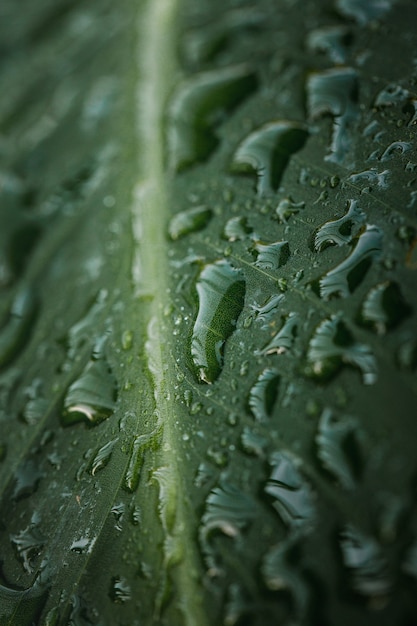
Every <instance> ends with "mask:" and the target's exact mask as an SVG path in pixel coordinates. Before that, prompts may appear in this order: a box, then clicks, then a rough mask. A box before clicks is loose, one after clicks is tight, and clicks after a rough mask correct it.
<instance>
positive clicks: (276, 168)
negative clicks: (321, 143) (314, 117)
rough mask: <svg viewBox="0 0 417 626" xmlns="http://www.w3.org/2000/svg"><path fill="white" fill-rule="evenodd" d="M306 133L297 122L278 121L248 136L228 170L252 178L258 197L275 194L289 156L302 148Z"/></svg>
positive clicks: (235, 154)
mask: <svg viewBox="0 0 417 626" xmlns="http://www.w3.org/2000/svg"><path fill="white" fill-rule="evenodd" d="M307 137H308V132H307V130H306V129H305V127H304V126H303V125H302V124H300V123H298V122H291V121H288V120H278V121H274V122H269V123H268V124H264V125H263V126H261V127H260V128H258V129H257V130H255V131H253V132H252V133H250V135H248V136H247V137H246V138H245V139H244V140H243V141H242V142H241V144H240V145H239V146H238V148H237V150H236V152H235V153H234V155H233V159H232V164H231V170H232V172H234V173H236V174H246V175H251V176H255V178H256V181H257V190H258V193H259V194H264V193H269V192H272V191H276V190H277V189H278V188H279V185H280V182H281V178H282V176H283V174H284V171H285V169H286V167H287V165H288V162H289V160H290V157H291V155H292V154H294V152H298V150H301V148H302V147H303V146H304V144H305V142H306V139H307Z"/></svg>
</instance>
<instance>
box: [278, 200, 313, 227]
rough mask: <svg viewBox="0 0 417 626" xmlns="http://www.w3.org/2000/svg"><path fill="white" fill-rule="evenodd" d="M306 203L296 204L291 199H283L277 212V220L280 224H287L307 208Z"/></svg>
mask: <svg viewBox="0 0 417 626" xmlns="http://www.w3.org/2000/svg"><path fill="white" fill-rule="evenodd" d="M305 205H306V203H305V202H303V201H301V202H294V200H292V199H291V198H290V197H289V198H282V200H280V201H279V203H278V206H277V208H276V210H275V214H276V218H277V220H278V221H279V222H282V223H286V222H287V221H288V219H289V218H290V217H291V216H292V215H295V214H296V213H298V212H299V211H301V210H302V209H304V208H305Z"/></svg>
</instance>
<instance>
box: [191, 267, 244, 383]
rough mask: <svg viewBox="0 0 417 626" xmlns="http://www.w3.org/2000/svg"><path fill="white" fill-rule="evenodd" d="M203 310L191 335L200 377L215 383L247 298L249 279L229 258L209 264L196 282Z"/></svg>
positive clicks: (196, 366) (201, 379) (200, 307)
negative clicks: (224, 352) (227, 343)
mask: <svg viewBox="0 0 417 626" xmlns="http://www.w3.org/2000/svg"><path fill="white" fill-rule="evenodd" d="M196 289H197V293H198V299H199V309H198V315H197V319H196V321H195V324H194V328H193V334H192V338H191V356H192V360H193V364H194V368H195V371H196V375H197V378H198V379H199V380H200V381H202V382H206V383H212V382H214V381H215V380H216V378H217V377H218V376H219V374H220V372H221V370H222V367H223V351H224V346H225V343H226V341H227V339H228V337H229V336H230V335H231V334H232V332H233V331H234V329H235V327H236V322H237V319H238V317H239V315H240V313H241V311H242V309H243V304H244V299H245V279H244V277H243V274H242V272H241V271H240V270H236V269H234V268H233V267H232V266H231V265H230V263H228V262H227V261H218V262H217V263H213V264H211V265H206V267H205V268H204V269H203V270H202V272H201V274H200V276H199V277H198V280H197V285H196Z"/></svg>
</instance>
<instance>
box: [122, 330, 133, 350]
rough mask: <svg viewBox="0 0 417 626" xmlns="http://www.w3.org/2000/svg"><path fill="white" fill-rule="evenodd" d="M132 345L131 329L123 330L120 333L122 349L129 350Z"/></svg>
mask: <svg viewBox="0 0 417 626" xmlns="http://www.w3.org/2000/svg"><path fill="white" fill-rule="evenodd" d="M132 346H133V331H131V330H124V331H123V334H122V348H123V350H131V348H132Z"/></svg>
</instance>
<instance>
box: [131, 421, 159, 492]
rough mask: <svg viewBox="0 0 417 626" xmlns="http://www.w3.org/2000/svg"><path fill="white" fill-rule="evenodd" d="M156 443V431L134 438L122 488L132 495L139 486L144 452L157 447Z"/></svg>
mask: <svg viewBox="0 0 417 626" xmlns="http://www.w3.org/2000/svg"><path fill="white" fill-rule="evenodd" d="M157 442H158V437H157V432H156V431H154V432H152V433H148V434H146V435H139V436H138V437H135V439H134V441H133V447H132V452H131V455H130V459H129V463H128V466H127V470H126V474H125V478H124V486H125V488H126V489H127V490H128V491H130V492H131V493H133V491H135V490H136V489H137V487H138V485H139V480H140V474H141V471H142V466H143V463H144V460H145V454H146V451H147V450H149V449H151V448H153V447H155V446H156V445H158V443H157Z"/></svg>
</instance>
